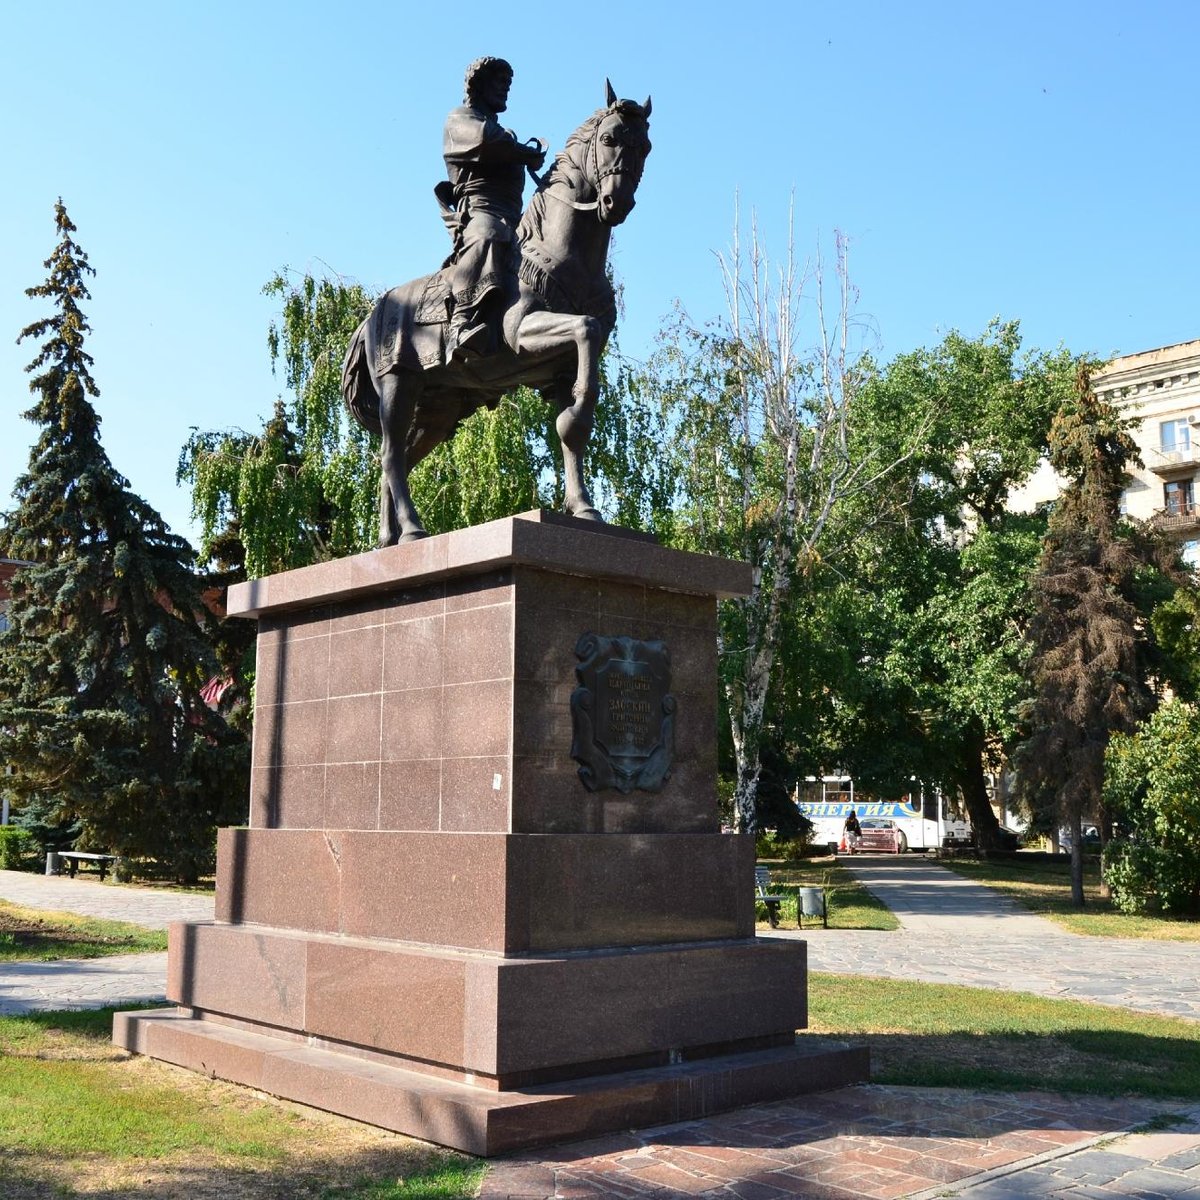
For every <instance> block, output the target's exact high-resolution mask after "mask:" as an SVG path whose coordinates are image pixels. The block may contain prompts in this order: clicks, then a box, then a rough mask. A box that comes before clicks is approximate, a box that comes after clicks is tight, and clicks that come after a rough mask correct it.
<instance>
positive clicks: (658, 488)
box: [178, 272, 669, 576]
mask: <svg viewBox="0 0 1200 1200" xmlns="http://www.w3.org/2000/svg"><path fill="white" fill-rule="evenodd" d="M264 290H265V291H266V292H267V294H269V295H273V296H276V297H278V298H279V299H280V300H281V301H282V305H283V310H282V314H281V317H280V320H279V322H278V323H273V324H272V326H271V328H270V332H269V337H268V349H269V351H270V354H271V361H272V364H273V367H274V369H275V370H276V372H280V371H282V374H283V379H284V383H285V384H286V386H287V388H288V390H289V392H290V399H289V400H288V401H287V402H284V401H283V400H280V401H279V402H278V403H277V404H276V406H275V411H274V413H273V415H272V417H271V418H270V419H269V420H268V421H267V422H266V423H265V425H264V427H263V429H262V431H261V432H259V433H257V434H251V433H246V432H244V431H241V430H232V431H222V430H213V431H201V430H193V432H192V436H191V438H190V439H189V440H188V442H187V444H186V445H185V446H184V448H183V451H182V453H181V456H180V462H179V472H178V474H179V478H180V480H181V481H183V482H186V483H188V484H189V485H190V487H191V490H192V505H193V511H194V513H195V515H196V517H197V519H198V520H199V522H200V526H201V558H202V559H203V560H204V561H209V560H211V559H213V558H215V557H217V556H221V557H223V558H225V559H226V560H227V561H233V560H240V561H242V562H244V566H245V570H246V571H247V572H248V573H249V574H250V575H251V576H261V575H266V574H270V573H271V572H273V571H280V570H286V569H288V568H290V567H297V566H303V565H306V564H307V563H310V562H315V561H320V560H322V559H326V558H333V557H340V556H342V555H345V554H352V553H357V552H360V551H363V550H368V549H370V548H372V546H373V545H374V544H375V538H376V533H377V529H378V496H379V490H378V489H379V462H378V446H377V443H376V441H375V439H373V438H372V437H371V435H369V434H368V433H367V432H366V431H365V430H363V429H361V428H360V427H359V426H358V425H357V424H355V423H354V421H353V420H352V419H351V418H350V417H349V415H348V413H347V412H346V409H345V405H344V404H343V401H342V395H341V365H342V360H343V358H344V357H345V352H346V346H347V345H348V344H349V341H350V338H351V336H352V335H353V332H354V330H355V328H356V327H357V326H358V324H359V322H361V321H362V320H363V319H364V318H365V317H366V316H367V314H369V313H370V311H371V308H372V305H373V300H372V298H371V297H370V296H369V295H368V294H367V293H366V292H365V291H364V290H363V289H362V288H361V287H360V286H359V285H358V284H353V283H346V282H343V281H341V280H331V279H321V280H318V279H316V278H314V277H313V276H312V275H310V274H306V275H304V276H302V277H301V278H300V279H299V280H295V281H294V280H292V279H291V278H290V277H289V276H288V275H287V274H286V273H285V272H284V273H280V274H278V275H276V276H275V277H274V278H273V279H272V280H271V281H270V282H269V283H268V284H267V286H266V288H265V289H264ZM610 372H615V375H614V377H613V378H611V379H610ZM624 372H625V368H623V367H622V366H621V364H620V361H619V356H616V355H613V356H606V357H605V359H604V361H603V363H602V378H601V399H600V402H599V404H598V405H597V412H596V424H595V429H594V430H593V434H592V441H591V445H590V447H589V451H588V464H589V471H590V474H591V475H592V478H593V481H594V484H593V491H594V494H595V496H596V498H597V502H598V503H599V505H600V507H601V509H602V510H603V511H604V513H605V515H606V516H607V517H608V518H609V519H610V520H615V521H617V522H619V523H620V524H624V525H629V526H632V527H635V528H636V527H646V526H647V525H649V524H650V523H651V522H652V519H653V514H654V513H655V512H656V511H659V510H660V509H661V508H662V506H663V503H664V501H663V499H662V497H663V496H664V495H665V494H666V492H667V491H668V490H669V484H668V482H667V477H666V474H665V472H664V471H662V470H661V469H660V468H659V467H658V457H659V456H658V446H659V444H660V440H661V438H660V435H659V430H658V429H657V427H656V425H655V422H654V412H653V410H650V409H647V408H645V407H639V406H637V405H636V404H635V403H633V402H632V401H630V400H629V399H628V398H629V397H630V395H631V390H630V389H629V388H628V387H627V386H626V380H625V375H624ZM554 415H555V414H554V413H553V412H552V410H551V409H550V407H549V406H548V405H546V404H544V403H543V402H542V400H541V399H540V397H539V396H538V395H537V394H536V393H534V392H532V391H530V390H529V389H528V388H517V389H515V390H514V391H513V392H512V393H510V394H509V395H507V396H505V397H503V398H502V399H501V401H500V402H499V404H498V405H497V407H496V408H495V409H494V410H490V411H489V410H487V409H483V410H480V411H479V412H476V413H475V414H474V415H473V416H471V417H470V418H468V419H467V420H466V421H464V422H463V423H462V425H461V426H460V427H459V429H458V431H457V432H456V434H455V436H454V437H453V438H452V439H451V440H450V441H449V442H446V443H444V444H443V445H441V446H439V447H438V448H437V449H435V450H434V451H433V452H432V453H431V454H430V455H429V456H428V457H427V458H426V459H425V460H424V461H423V462H421V463H420V464H419V465H418V466H417V468H416V469H415V470H414V472H413V474H412V478H411V481H410V485H411V488H412V492H413V498H414V500H415V502H416V504H417V507H418V508H419V509H420V511H421V513H422V516H423V517H424V519H425V524H426V527H427V528H428V529H429V531H430V532H431V533H444V532H446V531H448V530H451V529H459V528H462V527H464V526H467V525H473V524H479V523H481V522H483V521H488V520H493V519H496V518H498V517H505V516H511V515H513V514H514V513H518V512H522V511H525V510H527V509H530V508H538V507H548V508H555V507H560V506H561V503H562V494H563V481H562V450H561V446H560V445H559V442H558V438H557V435H556V434H555V433H554V425H553V417H554ZM238 546H240V550H239V549H237V547H238Z"/></svg>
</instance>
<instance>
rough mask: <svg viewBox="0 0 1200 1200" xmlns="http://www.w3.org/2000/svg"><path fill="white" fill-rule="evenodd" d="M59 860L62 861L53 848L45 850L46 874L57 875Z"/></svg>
mask: <svg viewBox="0 0 1200 1200" xmlns="http://www.w3.org/2000/svg"><path fill="white" fill-rule="evenodd" d="M61 862H62V859H60V858H59V857H58V855H57V854H56V853H55V852H54V851H53V850H47V851H46V874H47V875H57V874H58V868H59V864H60V863H61Z"/></svg>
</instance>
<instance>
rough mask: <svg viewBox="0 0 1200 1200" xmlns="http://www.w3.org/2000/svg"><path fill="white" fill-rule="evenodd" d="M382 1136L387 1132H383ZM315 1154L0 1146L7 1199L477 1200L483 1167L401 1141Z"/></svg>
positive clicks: (1, 1191) (0, 1182)
mask: <svg viewBox="0 0 1200 1200" xmlns="http://www.w3.org/2000/svg"><path fill="white" fill-rule="evenodd" d="M380 1136H381V1137H383V1136H385V1135H380ZM314 1142H315V1143H316V1146H315V1148H314V1150H313V1152H312V1153H310V1154H306V1155H304V1156H303V1157H297V1156H295V1155H288V1156H287V1158H286V1159H285V1160H284V1161H283V1162H282V1163H273V1164H270V1165H263V1166H257V1165H255V1166H250V1165H245V1164H237V1163H229V1162H215V1161H214V1162H206V1161H203V1159H202V1158H201V1159H200V1161H197V1159H198V1156H197V1155H196V1154H194V1153H191V1152H183V1153H180V1154H178V1155H173V1156H170V1157H168V1158H159V1159H147V1160H144V1161H138V1160H126V1161H121V1162H109V1161H105V1160H103V1159H102V1158H100V1157H98V1156H95V1155H82V1156H79V1157H75V1156H71V1155H61V1154H47V1153H45V1152H44V1151H39V1152H37V1153H36V1154H34V1153H26V1152H23V1151H20V1150H11V1149H0V1196H3V1197H4V1200H64V1198H68V1197H70V1198H73V1197H76V1196H78V1197H81V1198H82V1197H85V1196H86V1200H426V1198H429V1200H432V1198H433V1197H439V1198H446V1200H450V1198H453V1197H459V1196H462V1197H467V1196H473V1195H474V1194H475V1192H476V1191H477V1189H478V1186H479V1179H480V1177H481V1175H482V1172H483V1165H482V1164H481V1163H478V1162H477V1161H476V1160H474V1159H470V1158H468V1157H467V1156H466V1155H460V1154H454V1153H453V1152H451V1151H446V1150H441V1149H439V1148H437V1147H435V1146H428V1145H425V1144H424V1143H419V1142H413V1141H410V1140H408V1139H397V1140H396V1144H395V1145H394V1146H391V1147H388V1146H381V1147H376V1148H363V1149H360V1150H358V1151H356V1152H354V1153H351V1154H342V1153H336V1152H335V1153H332V1154H328V1153H322V1152H321V1151H320V1149H319V1144H320V1136H319V1132H318V1133H317V1135H316V1136H315V1138H314Z"/></svg>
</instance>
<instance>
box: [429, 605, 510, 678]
mask: <svg viewBox="0 0 1200 1200" xmlns="http://www.w3.org/2000/svg"><path fill="white" fill-rule="evenodd" d="M512 673H513V609H512V605H511V604H510V603H502V604H490V605H486V606H482V607H478V608H467V609H459V610H457V611H454V612H448V613H447V614H446V641H445V652H444V657H443V668H442V681H443V682H444V683H447V684H457V683H474V682H479V681H483V680H491V679H511V678H512Z"/></svg>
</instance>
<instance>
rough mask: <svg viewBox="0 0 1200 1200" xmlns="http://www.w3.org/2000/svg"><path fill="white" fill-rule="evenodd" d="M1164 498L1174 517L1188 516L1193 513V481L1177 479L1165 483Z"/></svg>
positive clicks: (1167, 508)
mask: <svg viewBox="0 0 1200 1200" xmlns="http://www.w3.org/2000/svg"><path fill="white" fill-rule="evenodd" d="M1163 500H1164V502H1165V507H1166V510H1167V512H1168V514H1169V515H1170V516H1172V517H1187V516H1191V513H1192V481H1191V480H1190V479H1177V480H1174V481H1172V482H1171V483H1164V484H1163Z"/></svg>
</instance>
